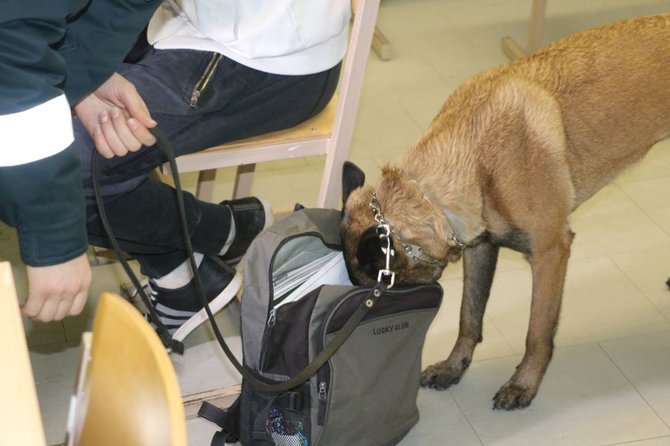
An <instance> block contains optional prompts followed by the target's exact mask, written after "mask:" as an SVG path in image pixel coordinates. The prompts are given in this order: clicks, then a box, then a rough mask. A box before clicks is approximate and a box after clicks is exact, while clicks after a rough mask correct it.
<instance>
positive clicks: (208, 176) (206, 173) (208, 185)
mask: <svg viewBox="0 0 670 446" xmlns="http://www.w3.org/2000/svg"><path fill="white" fill-rule="evenodd" d="M214 180H216V169H211V170H201V171H200V173H199V174H198V186H197V187H196V189H195V196H196V197H197V198H198V199H199V200H202V201H209V202H211V201H212V196H213V195H214Z"/></svg>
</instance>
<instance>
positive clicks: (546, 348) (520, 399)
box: [493, 229, 574, 410]
mask: <svg viewBox="0 0 670 446" xmlns="http://www.w3.org/2000/svg"><path fill="white" fill-rule="evenodd" d="M573 237H574V234H573V233H572V232H571V231H570V230H569V229H566V231H565V232H564V233H562V234H560V235H558V236H557V237H556V238H555V240H556V241H555V242H553V243H552V244H551V245H550V246H549V247H547V248H545V249H538V250H533V254H532V255H531V257H530V264H531V269H532V273H533V297H532V301H531V310H530V321H529V325H528V334H527V336H526V354H525V355H524V357H523V360H522V361H521V363H520V364H519V365H518V366H517V369H516V372H515V373H514V375H512V377H511V378H510V380H509V381H507V382H506V383H505V384H504V385H503V386H502V387H501V388H500V390H499V391H498V393H496V395H495V396H494V397H493V401H494V404H493V408H494V409H505V410H513V409H520V408H523V407H526V406H528V405H529V404H530V403H531V401H532V400H533V398H534V397H535V395H536V393H537V390H538V388H539V387H540V383H541V382H542V377H543V376H544V373H545V371H546V370H547V366H548V365H549V361H550V360H551V356H552V353H553V350H554V335H555V334H556V328H557V325H558V315H559V312H560V308H561V298H562V295H563V284H564V282H565V273H566V270H567V264H568V257H569V256H570V245H571V243H572V239H573Z"/></svg>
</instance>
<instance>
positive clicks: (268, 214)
mask: <svg viewBox="0 0 670 446" xmlns="http://www.w3.org/2000/svg"><path fill="white" fill-rule="evenodd" d="M256 198H257V199H258V201H260V202H261V204H262V205H263V210H264V211H265V224H264V225H263V230H266V229H267V228H269V227H270V225H272V223H274V216H273V215H272V205H271V204H270V202H269V201H267V200H265V199H264V198H261V197H256Z"/></svg>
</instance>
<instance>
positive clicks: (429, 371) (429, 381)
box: [419, 361, 469, 390]
mask: <svg viewBox="0 0 670 446" xmlns="http://www.w3.org/2000/svg"><path fill="white" fill-rule="evenodd" d="M468 365H469V363H468V364H465V363H464V364H463V367H461V368H459V369H455V368H453V367H449V365H448V361H442V362H438V363H436V364H433V365H431V366H429V367H427V368H426V370H424V371H423V372H422V373H421V380H420V381H419V382H420V384H421V386H422V387H430V388H432V389H435V390H445V389H446V388H448V387H449V386H451V385H454V384H458V382H459V381H460V380H461V376H463V372H465V369H466V368H467V367H468Z"/></svg>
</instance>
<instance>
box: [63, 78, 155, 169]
mask: <svg viewBox="0 0 670 446" xmlns="http://www.w3.org/2000/svg"><path fill="white" fill-rule="evenodd" d="M74 110H75V113H76V114H77V116H78V117H79V119H80V120H81V123H82V124H83V125H84V127H85V128H86V130H87V131H88V132H89V133H90V134H91V137H92V138H93V141H94V142H95V147H96V148H97V149H98V152H100V154H101V155H102V156H104V157H105V158H112V157H114V156H124V155H125V154H127V153H128V152H136V151H138V150H139V149H140V148H141V147H142V146H143V145H145V146H151V145H153V144H154V143H155V142H156V138H154V136H153V135H152V134H151V132H150V131H149V129H150V128H153V127H155V126H156V122H155V121H154V120H153V119H151V115H150V114H149V109H148V108H147V106H146V104H145V103H144V101H143V100H142V98H141V97H140V95H139V93H138V92H137V89H135V86H134V85H133V84H132V83H130V82H129V81H128V80H127V79H126V78H124V77H123V76H121V75H120V74H118V73H114V74H113V75H112V76H111V77H110V78H109V79H108V80H107V81H106V82H105V83H104V84H102V85H101V86H100V87H99V88H98V89H97V90H95V91H94V92H93V93H91V94H90V95H88V96H86V97H85V98H84V99H82V100H81V101H79V103H78V104H77V105H75V106H74Z"/></svg>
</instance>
